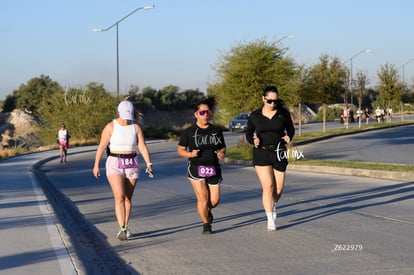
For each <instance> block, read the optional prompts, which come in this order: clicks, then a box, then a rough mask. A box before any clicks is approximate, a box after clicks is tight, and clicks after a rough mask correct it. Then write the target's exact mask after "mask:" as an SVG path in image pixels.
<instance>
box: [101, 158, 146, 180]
mask: <svg viewBox="0 0 414 275" xmlns="http://www.w3.org/2000/svg"><path fill="white" fill-rule="evenodd" d="M137 163H138V167H137V168H125V169H123V168H118V158H117V157H111V156H108V157H107V159H106V164H105V168H106V176H108V175H113V174H115V175H122V176H124V177H125V178H127V179H137V178H138V177H139V162H138V159H137Z"/></svg>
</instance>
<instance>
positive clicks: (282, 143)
mask: <svg viewBox="0 0 414 275" xmlns="http://www.w3.org/2000/svg"><path fill="white" fill-rule="evenodd" d="M262 100H263V106H262V108H260V109H258V110H255V111H253V112H252V113H251V114H250V116H249V119H248V123H247V131H246V139H247V141H248V142H249V143H250V144H253V145H254V148H253V165H254V167H255V170H256V173H257V176H258V178H259V181H260V183H261V185H262V189H263V193H262V202H263V208H264V210H265V211H266V216H267V230H268V231H275V230H276V217H277V215H276V203H277V201H278V200H279V199H280V197H281V195H282V191H283V187H284V184H285V171H286V167H287V165H288V159H287V153H286V144H287V143H289V142H291V140H292V139H293V135H294V134H295V128H294V126H293V122H292V119H291V117H290V113H289V111H288V110H286V109H285V108H284V107H283V102H282V101H281V100H279V99H278V90H277V88H276V87H275V86H269V87H266V88H265V90H264V93H263V96H262Z"/></svg>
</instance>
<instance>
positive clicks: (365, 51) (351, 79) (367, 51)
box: [346, 49, 371, 104]
mask: <svg viewBox="0 0 414 275" xmlns="http://www.w3.org/2000/svg"><path fill="white" fill-rule="evenodd" d="M370 51H371V50H368V49H367V50H362V51H360V52H359V53H357V54H356V55H354V56H353V57H351V58H350V59H348V61H349V60H350V61H351V70H350V74H351V75H350V79H349V81H350V83H349V90H350V91H351V85H352V84H353V81H354V74H353V71H352V69H353V68H352V60H353V59H354V58H355V57H357V56H359V55H361V54H363V53H369V52H370ZM348 61H346V62H348ZM350 94H351V102H350V103H351V104H353V98H352V92H351V93H350Z"/></svg>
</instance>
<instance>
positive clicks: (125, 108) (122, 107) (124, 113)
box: [118, 101, 134, 120]
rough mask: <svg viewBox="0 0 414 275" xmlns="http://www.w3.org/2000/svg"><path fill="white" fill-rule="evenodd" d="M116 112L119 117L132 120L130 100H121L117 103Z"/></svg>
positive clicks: (132, 108)
mask: <svg viewBox="0 0 414 275" xmlns="http://www.w3.org/2000/svg"><path fill="white" fill-rule="evenodd" d="M118 114H119V117H120V118H121V119H127V120H134V105H133V104H132V103H131V102H130V101H122V102H121V103H119V105H118Z"/></svg>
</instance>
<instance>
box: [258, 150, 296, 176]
mask: <svg viewBox="0 0 414 275" xmlns="http://www.w3.org/2000/svg"><path fill="white" fill-rule="evenodd" d="M253 165H254V166H256V165H257V166H268V165H271V166H272V167H273V169H275V170H277V171H280V172H285V171H286V168H287V165H288V159H287V152H286V149H285V148H283V150H279V151H276V150H271V149H264V148H254V149H253Z"/></svg>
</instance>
